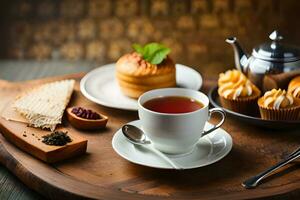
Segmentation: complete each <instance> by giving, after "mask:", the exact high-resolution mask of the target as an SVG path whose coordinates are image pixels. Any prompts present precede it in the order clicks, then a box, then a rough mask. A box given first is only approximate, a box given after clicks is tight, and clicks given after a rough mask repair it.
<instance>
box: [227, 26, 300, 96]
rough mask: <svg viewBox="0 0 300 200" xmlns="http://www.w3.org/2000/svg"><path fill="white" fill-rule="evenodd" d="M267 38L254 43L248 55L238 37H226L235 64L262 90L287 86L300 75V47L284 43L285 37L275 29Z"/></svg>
mask: <svg viewBox="0 0 300 200" xmlns="http://www.w3.org/2000/svg"><path fill="white" fill-rule="evenodd" d="M269 38H270V39H271V40H272V41H271V42H267V43H264V44H261V45H259V46H257V47H255V48H254V49H253V50H252V55H251V56H248V55H247V54H246V53H245V52H244V51H243V49H242V48H241V46H240V44H239V43H238V41H237V39H236V38H235V37H230V38H227V39H226V42H227V43H229V44H231V45H232V47H233V50H234V59H235V65H236V68H237V69H239V70H240V71H242V72H243V73H244V74H245V75H246V76H247V77H248V78H249V79H250V81H251V82H252V83H254V84H255V85H256V86H257V87H259V88H260V89H261V90H262V91H267V90H270V89H272V88H283V89H286V87H287V85H288V83H289V81H290V80H291V79H292V78H293V77H295V76H297V75H300V49H299V48H298V47H295V46H291V45H288V44H284V43H282V39H283V37H282V36H281V35H280V34H279V32H278V31H276V30H275V31H273V32H272V33H271V34H270V36H269Z"/></svg>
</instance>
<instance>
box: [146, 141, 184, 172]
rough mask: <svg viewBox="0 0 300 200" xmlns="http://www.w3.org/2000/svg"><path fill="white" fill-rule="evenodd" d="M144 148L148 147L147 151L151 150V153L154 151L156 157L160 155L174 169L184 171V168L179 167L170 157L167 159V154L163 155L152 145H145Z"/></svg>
mask: <svg viewBox="0 0 300 200" xmlns="http://www.w3.org/2000/svg"><path fill="white" fill-rule="evenodd" d="M144 147H146V148H147V149H149V150H150V151H152V152H153V153H155V154H156V155H158V156H159V157H160V158H162V159H164V160H165V161H166V162H168V163H169V164H170V165H171V166H172V167H173V168H174V169H177V170H182V169H183V168H181V167H179V166H177V165H176V164H175V163H174V162H173V161H172V160H171V159H170V158H169V157H167V156H166V155H165V154H163V153H162V152H160V151H159V150H157V149H155V148H153V147H152V146H150V145H144Z"/></svg>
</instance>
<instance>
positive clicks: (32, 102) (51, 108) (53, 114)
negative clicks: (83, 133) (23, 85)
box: [13, 80, 75, 131]
mask: <svg viewBox="0 0 300 200" xmlns="http://www.w3.org/2000/svg"><path fill="white" fill-rule="evenodd" d="M74 84H75V81H74V80H62V81H56V82H52V83H47V84H44V85H41V86H38V87H37V88H34V89H32V90H30V91H27V92H25V93H24V94H22V95H21V96H20V97H18V98H17V99H16V101H15V102H14V104H13V107H14V108H15V109H16V111H17V112H19V113H20V114H21V115H22V116H24V117H25V118H26V119H27V120H28V122H29V124H30V125H31V126H33V127H40V128H42V129H51V131H53V130H54V129H55V127H56V125H57V124H60V123H61V119H62V116H63V113H64V110H65V109H66V107H67V105H68V103H69V101H70V98H71V95H72V92H73V89H74Z"/></svg>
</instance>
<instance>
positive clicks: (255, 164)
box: [0, 74, 300, 200]
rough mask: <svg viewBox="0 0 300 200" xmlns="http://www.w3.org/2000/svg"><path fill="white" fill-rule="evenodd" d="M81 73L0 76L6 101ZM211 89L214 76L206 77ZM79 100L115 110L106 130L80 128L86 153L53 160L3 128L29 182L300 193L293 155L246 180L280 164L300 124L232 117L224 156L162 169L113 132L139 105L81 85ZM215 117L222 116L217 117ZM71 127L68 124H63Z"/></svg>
mask: <svg viewBox="0 0 300 200" xmlns="http://www.w3.org/2000/svg"><path fill="white" fill-rule="evenodd" d="M70 77H71V78H75V79H77V80H80V78H81V77H82V75H81V74H79V75H74V76H65V77H56V78H50V79H43V80H36V81H29V82H22V83H9V82H6V81H0V97H1V98H0V107H1V106H4V105H5V103H7V98H6V96H7V94H8V93H10V92H12V91H15V90H19V89H20V88H21V87H27V86H29V85H36V84H41V83H44V82H47V81H53V80H58V79H62V78H70ZM204 83H205V85H204V91H207V89H208V88H209V86H211V85H212V84H211V83H212V82H210V81H207V80H205V82H204ZM75 95H76V98H75V101H74V102H72V104H76V105H82V106H86V107H90V108H93V109H95V110H98V111H101V113H103V114H105V115H107V116H109V121H108V126H107V129H105V130H99V131H95V132H80V131H77V132H76V133H77V134H78V136H80V137H83V138H86V139H88V141H89V143H88V148H87V153H86V154H85V155H82V156H79V157H75V158H71V159H68V160H65V161H61V162H58V163H55V164H51V165H49V164H46V163H44V162H42V161H40V160H39V159H36V158H34V157H33V156H31V155H29V154H27V153H25V152H24V151H22V150H20V149H19V148H17V147H16V146H14V145H12V144H11V143H10V142H8V141H7V140H6V139H5V138H4V137H2V136H0V162H1V163H2V164H3V165H5V166H6V167H7V168H8V169H9V170H10V171H12V172H13V173H14V174H15V175H16V176H17V177H18V178H19V179H20V180H22V181H23V182H24V183H25V184H26V185H27V186H28V187H30V188H32V189H34V190H36V191H37V192H39V193H40V194H42V195H44V196H45V197H47V198H50V199H81V198H89V199H109V200H114V199H128V200H132V199H158V200H159V199H172V200H176V199H182V200H187V199H246V198H247V199H249V198H262V197H264V198H265V197H268V198H271V197H272V198H273V197H280V198H283V197H284V198H286V197H294V198H295V197H299V195H300V190H299V188H300V173H299V170H300V167H299V162H294V163H292V164H291V165H289V166H287V167H286V168H285V169H283V170H281V171H280V172H279V173H277V174H276V175H273V176H271V177H269V178H268V179H267V180H266V181H265V182H264V184H262V185H260V186H259V187H257V188H256V189H252V190H247V189H244V188H243V187H242V186H241V182H242V181H243V180H245V179H246V178H248V177H250V176H252V175H255V174H257V173H258V172H260V171H262V170H264V169H265V168H267V167H269V166H270V165H273V164H275V163H276V162H278V161H279V160H281V159H282V158H284V157H285V156H286V155H287V154H288V153H290V152H291V151H293V150H294V149H295V148H297V147H298V146H299V144H300V130H294V131H284V130H283V131H280V132H275V131H271V130H263V129H259V128H256V127H253V126H249V125H246V124H242V123H240V122H236V121H234V120H233V119H231V118H228V119H227V120H226V122H225V124H224V126H223V128H224V129H225V130H226V131H228V132H229V133H230V134H231V136H232V138H233V141H234V146H233V149H232V151H231V152H230V153H229V155H228V156H226V157H225V158H224V159H222V160H221V161H219V162H217V163H215V164H212V165H210V166H206V167H203V168H199V169H193V170H184V171H175V170H160V169H152V168H148V167H143V166H139V165H135V164H132V163H130V162H128V161H126V160H124V159H122V158H121V157H119V156H118V155H117V154H116V153H115V152H114V151H113V149H112V146H111V140H112V137H113V135H114V133H115V132H116V131H117V130H118V129H119V128H120V127H121V126H122V125H123V124H124V123H126V122H129V121H132V120H136V119H137V113H136V112H127V111H120V110H115V109H109V108H105V107H102V106H98V105H96V104H94V103H92V102H89V101H88V100H86V99H85V98H84V97H83V96H82V95H81V94H80V92H79V91H78V85H77V90H76V92H75ZM212 121H213V122H214V121H215V119H212ZM64 125H65V126H66V127H68V128H69V129H70V130H72V131H74V132H75V131H76V130H74V129H73V128H72V127H70V126H69V125H68V124H64Z"/></svg>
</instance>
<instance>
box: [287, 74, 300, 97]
mask: <svg viewBox="0 0 300 200" xmlns="http://www.w3.org/2000/svg"><path fill="white" fill-rule="evenodd" d="M288 93H290V94H291V95H293V97H295V98H300V76H298V77H296V78H294V79H293V80H292V81H291V82H290V84H289V88H288Z"/></svg>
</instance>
